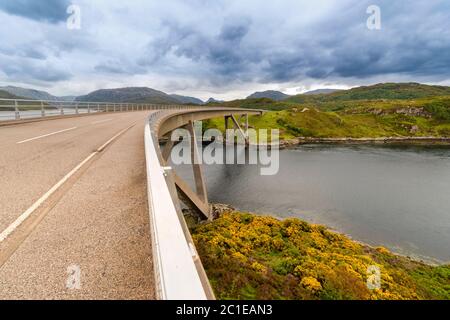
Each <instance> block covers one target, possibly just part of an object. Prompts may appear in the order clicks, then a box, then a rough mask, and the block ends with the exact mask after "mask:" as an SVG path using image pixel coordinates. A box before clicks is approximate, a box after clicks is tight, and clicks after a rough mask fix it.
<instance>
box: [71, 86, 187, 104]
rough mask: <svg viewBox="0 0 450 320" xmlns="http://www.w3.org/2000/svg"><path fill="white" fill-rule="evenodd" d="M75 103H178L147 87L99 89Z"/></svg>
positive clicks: (77, 99)
mask: <svg viewBox="0 0 450 320" xmlns="http://www.w3.org/2000/svg"><path fill="white" fill-rule="evenodd" d="M75 101H80V102H83V101H85V102H87V101H93V102H130V103H133V102H134V103H139V102H142V103H144V102H145V103H156V104H159V103H160V104H179V103H180V101H179V100H177V99H175V98H174V97H171V96H170V95H168V94H167V93H164V92H162V91H158V90H155V89H151V88H147V87H127V88H116V89H100V90H96V91H93V92H91V93H89V94H87V95H84V96H79V97H77V98H76V99H75Z"/></svg>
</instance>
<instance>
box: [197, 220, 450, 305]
mask: <svg viewBox="0 0 450 320" xmlns="http://www.w3.org/2000/svg"><path fill="white" fill-rule="evenodd" d="M192 234H193V239H194V241H195V243H196V246H197V249H198V251H199V253H200V256H201V259H202V262H203V264H204V266H205V269H206V272H207V274H208V275H209V277H210V279H211V280H212V281H211V282H212V284H213V287H214V289H215V291H216V294H217V296H218V297H219V298H234V299H244V298H252V299H253V298H258V299H422V298H424V299H433V298H449V297H450V267H448V266H441V267H432V266H428V265H425V264H423V263H419V262H415V261H412V260H410V259H408V258H405V257H400V256H397V255H394V254H392V253H391V252H389V251H388V250H387V249H385V248H382V247H379V248H371V247H369V246H365V245H363V244H360V243H358V242H355V241H353V240H351V239H349V238H348V237H346V236H344V235H342V234H338V233H335V232H332V231H330V230H327V229H326V228H325V227H323V226H320V225H312V224H308V223H306V222H304V221H301V220H299V219H285V220H278V219H276V218H273V217H269V216H257V215H252V214H247V213H239V212H229V213H225V214H223V215H222V216H221V217H220V218H219V219H217V220H215V221H213V222H211V223H206V224H201V225H198V226H196V227H194V228H193V230H192ZM370 266H376V267H378V268H379V270H380V288H379V289H369V288H368V286H367V285H366V282H367V280H368V273H367V270H368V268H369V267H370Z"/></svg>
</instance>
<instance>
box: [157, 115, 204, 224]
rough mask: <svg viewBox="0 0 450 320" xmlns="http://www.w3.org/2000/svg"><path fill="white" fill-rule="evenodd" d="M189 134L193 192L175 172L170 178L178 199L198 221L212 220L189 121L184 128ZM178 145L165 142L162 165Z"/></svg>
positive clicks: (199, 160) (196, 147) (192, 125)
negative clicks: (196, 215) (190, 210)
mask: <svg viewBox="0 0 450 320" xmlns="http://www.w3.org/2000/svg"><path fill="white" fill-rule="evenodd" d="M184 128H185V129H187V130H188V132H189V140H190V141H189V142H190V151H191V154H190V156H191V163H192V170H193V173H194V181H195V191H194V190H193V189H191V187H190V186H189V184H188V183H186V182H185V181H184V180H183V179H182V178H181V177H179V176H178V175H177V174H176V173H175V172H173V170H172V172H171V174H172V178H173V180H174V182H175V185H176V188H177V192H178V197H179V199H180V200H181V201H182V202H183V203H184V204H185V205H186V206H188V207H189V208H190V209H193V210H194V211H196V212H197V214H198V216H199V218H200V219H203V220H204V219H209V220H211V219H212V216H211V212H210V211H211V210H210V207H209V203H208V193H207V189H206V183H205V179H204V176H203V172H202V168H201V165H202V163H201V158H200V154H199V150H198V145H197V136H196V133H195V128H194V123H193V122H192V121H191V122H189V123H188V124H187V125H186V126H185V127H184ZM176 144H178V142H177V141H172V139H170V134H169V140H168V141H167V142H166V145H165V146H164V149H163V150H162V160H163V161H164V164H167V163H168V160H169V157H170V153H171V151H172V148H173V147H174V146H175V145H176Z"/></svg>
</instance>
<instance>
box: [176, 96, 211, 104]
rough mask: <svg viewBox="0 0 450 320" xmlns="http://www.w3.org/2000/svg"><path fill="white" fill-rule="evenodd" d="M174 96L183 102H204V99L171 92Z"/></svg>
mask: <svg viewBox="0 0 450 320" xmlns="http://www.w3.org/2000/svg"><path fill="white" fill-rule="evenodd" d="M170 96H171V97H172V98H174V99H177V100H178V101H179V102H180V103H182V104H199V105H201V104H203V101H202V100H200V99H197V98H194V97H189V96H181V95H179V94H171V95H170Z"/></svg>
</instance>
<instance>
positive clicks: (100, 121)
mask: <svg viewBox="0 0 450 320" xmlns="http://www.w3.org/2000/svg"><path fill="white" fill-rule="evenodd" d="M111 120H112V119H105V120H99V121H94V122H92V123H91V124H97V123H102V122H106V121H111Z"/></svg>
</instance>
